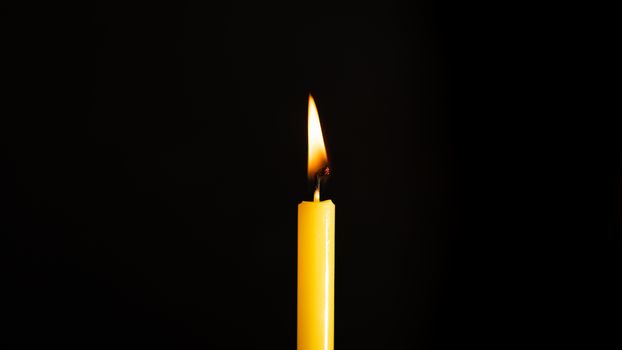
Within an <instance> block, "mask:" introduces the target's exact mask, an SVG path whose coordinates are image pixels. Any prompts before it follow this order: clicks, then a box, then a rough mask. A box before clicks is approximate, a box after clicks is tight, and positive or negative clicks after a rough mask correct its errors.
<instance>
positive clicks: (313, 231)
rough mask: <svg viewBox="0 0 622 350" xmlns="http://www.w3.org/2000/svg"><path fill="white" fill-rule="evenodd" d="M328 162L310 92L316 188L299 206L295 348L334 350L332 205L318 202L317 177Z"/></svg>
mask: <svg viewBox="0 0 622 350" xmlns="http://www.w3.org/2000/svg"><path fill="white" fill-rule="evenodd" d="M327 165H328V159H327V156H326V149H325V147H324V138H323V136H322V129H321V127H320V120H319V116H318V113H317V108H316V106H315V102H314V101H313V98H312V97H311V95H309V158H308V174H309V178H311V179H312V180H316V181H317V183H318V187H317V188H316V190H315V193H314V200H313V202H302V203H300V204H299V205H298V350H333V339H334V336H333V335H334V330H333V329H334V328H333V325H334V321H333V320H334V295H335V205H334V204H333V202H332V201H331V200H325V201H320V189H319V179H318V178H317V176H319V175H320V174H322V172H323V171H324V172H326V170H327V169H328V168H327ZM326 173H327V172H326Z"/></svg>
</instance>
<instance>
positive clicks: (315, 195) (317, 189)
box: [313, 176, 321, 202]
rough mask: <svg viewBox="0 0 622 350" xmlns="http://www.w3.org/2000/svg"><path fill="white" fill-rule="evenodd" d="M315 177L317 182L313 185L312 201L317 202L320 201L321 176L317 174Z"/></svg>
mask: <svg viewBox="0 0 622 350" xmlns="http://www.w3.org/2000/svg"><path fill="white" fill-rule="evenodd" d="M316 179H317V182H316V185H315V192H313V201H314V202H319V201H320V180H321V177H320V176H317V177H316Z"/></svg>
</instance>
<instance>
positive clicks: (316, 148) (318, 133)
mask: <svg viewBox="0 0 622 350" xmlns="http://www.w3.org/2000/svg"><path fill="white" fill-rule="evenodd" d="M308 117H309V125H308V132H309V158H308V163H307V174H308V176H309V179H311V180H315V178H316V176H317V174H318V172H319V171H321V170H322V169H324V168H325V167H326V166H328V157H327V155H326V147H325V146H324V136H323V135H322V127H321V126H320V116H319V115H318V112H317V107H316V106H315V101H314V100H313V96H311V94H309V114H308ZM318 194H319V193H318Z"/></svg>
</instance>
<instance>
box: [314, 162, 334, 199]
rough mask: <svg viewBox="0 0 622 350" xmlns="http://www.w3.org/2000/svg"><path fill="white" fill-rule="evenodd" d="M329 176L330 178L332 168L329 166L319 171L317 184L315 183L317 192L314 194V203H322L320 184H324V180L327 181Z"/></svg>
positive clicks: (316, 176)
mask: <svg viewBox="0 0 622 350" xmlns="http://www.w3.org/2000/svg"><path fill="white" fill-rule="evenodd" d="M329 176H330V168H329V167H328V166H325V167H323V168H322V169H320V171H318V172H317V173H316V174H315V179H316V183H315V192H313V201H314V202H319V201H320V183H321V182H322V180H323V179H326V178H328V177H329Z"/></svg>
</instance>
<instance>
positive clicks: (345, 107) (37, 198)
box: [0, 1, 620, 349]
mask: <svg viewBox="0 0 622 350" xmlns="http://www.w3.org/2000/svg"><path fill="white" fill-rule="evenodd" d="M3 6H5V7H4V9H3V15H2V16H3V18H2V24H1V26H2V31H3V35H4V40H3V43H2V45H3V56H4V59H5V63H4V65H3V67H4V68H3V70H4V71H5V74H4V79H3V84H4V86H5V88H6V89H5V93H4V94H3V102H2V104H3V110H4V112H3V113H2V114H3V115H2V124H1V128H0V133H1V134H0V135H1V142H2V148H1V149H0V150H1V156H2V158H1V161H2V165H1V166H2V171H1V175H0V176H1V178H0V179H1V182H2V183H1V185H0V186H1V187H0V204H1V207H0V208H1V210H2V212H1V213H0V217H1V219H2V220H1V226H0V230H1V231H2V239H3V243H2V249H3V254H2V256H3V259H4V260H5V261H4V262H3V267H4V268H5V269H6V272H5V273H3V276H2V288H3V290H4V291H5V292H6V294H5V297H3V302H2V311H1V313H2V315H3V318H5V320H6V321H7V324H8V327H5V328H4V329H3V335H2V341H4V342H10V343H18V344H22V345H32V344H35V343H36V344H46V345H50V346H51V345H54V344H62V345H63V346H65V347H77V348H82V349H88V348H94V347H98V346H103V347H106V348H117V347H121V346H123V345H130V346H134V347H154V346H164V347H166V348H171V349H174V348H194V347H196V348H206V349H207V348H220V349H294V348H295V339H296V292H295V291H296V212H297V209H296V206H297V204H298V202H300V201H301V200H305V199H310V198H311V190H312V189H311V186H310V184H308V183H307V180H306V117H307V116H306V108H307V95H308V93H312V94H313V95H314V97H315V98H316V101H317V105H318V108H319V113H320V118H321V121H322V126H323V129H324V136H325V139H326V143H327V147H328V152H329V158H330V160H331V164H332V168H333V173H334V176H333V177H332V179H331V180H330V181H329V182H328V184H327V185H326V186H325V187H324V189H325V191H324V193H323V195H324V196H325V197H326V198H331V199H332V200H333V201H334V202H335V204H336V208H337V223H336V237H337V238H336V240H337V242H336V247H337V257H336V311H335V334H336V335H335V337H336V339H335V344H336V345H335V346H336V348H337V349H415V348H417V349H432V348H445V347H450V346H451V347H456V346H460V347H462V346H477V347H485V348H507V347H509V346H510V345H516V344H522V345H529V344H534V342H535V341H536V339H540V338H541V337H542V336H544V337H545V339H547V340H546V343H545V344H549V345H551V344H553V345H554V344H557V342H559V341H560V340H566V341H571V342H574V341H575V340H578V339H585V338H588V339H589V338H590V337H589V336H588V335H587V333H586V332H587V331H586V330H585V329H584V328H583V326H582V325H583V324H584V323H585V322H586V321H587V319H584V318H582V317H579V316H578V314H579V313H580V312H581V311H582V310H583V309H591V308H594V309H599V310H603V309H604V310H607V312H609V311H608V310H611V308H610V307H611V305H610V304H603V305H601V304H599V300H601V299H602V297H603V296H606V295H607V293H608V292H607V291H611V288H608V287H606V286H603V285H601V277H603V278H604V276H605V275H606V273H604V272H602V271H603V267H605V266H615V262H616V261H618V260H619V259H618V258H617V257H618V254H615V253H613V254H609V255H607V254H603V255H600V256H599V258H598V259H600V260H594V261H596V263H593V264H592V265H587V264H586V263H585V261H586V260H588V258H587V256H589V255H590V254H591V253H592V252H594V251H595V249H596V246H593V245H589V244H587V243H585V240H584V239H583V238H585V236H586V235H591V234H596V233H600V232H605V233H607V235H606V236H603V237H606V238H605V240H601V242H600V243H601V244H602V243H604V244H610V243H612V242H613V243H615V244H618V245H617V246H616V245H615V244H614V245H613V247H618V248H616V249H619V228H620V224H619V220H618V218H619V214H617V212H618V211H619V200H618V198H619V194H620V187H619V183H620V182H619V177H618V176H617V175H616V174H619V169H620V167H619V160H618V159H617V158H606V157H604V158H603V157H602V155H603V153H602V152H600V153H596V152H594V153H591V152H589V151H588V150H586V149H585V148H584V147H583V145H582V144H581V142H579V143H577V142H578V141H577V140H579V141H584V142H583V143H584V144H587V143H588V142H587V138H588V137H591V136H592V133H591V132H592V129H589V128H586V124H584V123H579V124H572V122H571V121H570V118H567V119H565V120H563V121H561V122H558V119H555V121H550V119H548V118H549V117H551V116H553V117H555V116H556V115H559V113H558V112H557V109H556V108H555V103H552V104H549V103H545V102H544V101H545V100H549V102H550V101H555V96H556V95H555V93H554V90H555V89H556V88H555V87H553V84H554V81H556V82H561V83H562V84H565V83H568V82H570V81H571V80H572V78H571V77H568V76H567V75H565V74H561V73H560V70H562V68H560V67H561V65H563V60H561V61H557V60H556V59H554V58H551V56H550V55H549V53H550V52H552V51H554V50H555V43H556V42H557V41H555V40H551V41H549V40H547V39H543V38H541V37H540V36H539V34H537V33H532V32H531V29H530V28H532V26H533V21H536V20H537V19H533V18H531V17H529V18H530V19H529V20H525V19H524V18H527V17H523V15H527V14H528V13H526V12H529V14H530V13H531V12H533V13H538V11H539V10H540V9H539V8H536V7H532V8H529V9H527V10H525V9H522V10H521V9H517V8H513V7H512V6H509V5H507V6H504V7H499V5H496V7H495V6H493V5H491V4H488V5H483V4H482V5H477V4H462V5H453V4H449V3H442V2H440V3H439V2H434V1H415V2H412V3H410V4H406V3H394V2H383V1H378V2H376V3H373V4H363V3H358V4H356V5H348V6H345V5H337V4H322V3H317V2H296V3H293V2H292V3H290V4H288V5H283V4H280V5H272V4H266V3H263V2H255V3H251V4H241V3H232V4H230V5H225V6H218V7H214V5H211V4H208V2H191V3H179V4H165V5H163V4H156V3H146V4H140V5H138V4H132V5H130V4H127V3H124V4H112V3H110V2H97V3H93V4H84V3H82V4H72V5H58V4H47V5H43V6H39V5H27V4H24V5H23V6H9V5H3ZM560 79H561V80H560ZM562 103H566V104H570V105H572V104H573V103H574V102H573V101H572V100H570V101H568V100H565V101H563V102H562ZM569 125H571V126H572V125H574V126H579V129H581V130H582V131H580V132H579V133H571V132H567V131H566V130H567V129H566V127H567V126H569ZM558 136H561V138H558ZM604 140H605V141H607V139H606V138H605V139H604ZM601 141H602V140H601ZM545 146H546V147H545ZM611 149H613V147H612V145H611V144H607V145H604V146H603V147H602V148H601V150H611ZM582 152H583V153H582ZM581 154H583V155H586V156H587V157H586V158H589V159H590V160H591V163H590V165H589V166H592V167H593V168H590V169H594V171H595V172H596V171H600V170H606V171H607V174H608V175H606V176H601V177H600V181H597V182H593V184H594V186H593V188H592V191H593V192H594V193H601V192H599V190H600V189H603V192H602V193H605V198H604V199H603V198H601V197H600V196H598V195H596V194H595V195H594V198H593V199H592V200H590V201H589V202H587V204H588V205H590V206H591V208H592V209H591V210H593V211H594V212H598V213H599V214H604V215H603V216H602V218H599V220H593V221H592V220H588V219H587V216H586V212H585V211H580V210H578V209H577V208H576V207H573V206H572V205H568V204H567V205H566V206H564V205H563V204H562V205H561V207H560V202H565V201H566V200H572V199H573V198H576V197H577V196H579V195H586V193H581V194H579V193H578V192H579V190H578V186H576V183H574V182H572V181H570V180H569V179H568V178H567V177H566V176H563V175H560V174H563V173H565V172H566V170H565V169H566V168H564V170H563V171H561V172H557V171H555V170H559V169H561V168H560V167H561V165H559V164H561V162H563V160H565V159H568V158H572V157H573V156H577V155H581ZM602 159H605V160H606V161H605V162H604V163H603V162H600V161H601V160H602ZM569 164H574V163H573V162H572V161H571V162H570V163H569ZM580 168H582V166H580V165H575V166H574V168H573V167H572V166H571V168H569V170H568V172H569V173H572V172H573V169H580ZM616 183H617V184H618V185H617V186H613V187H612V185H613V184H616ZM590 193H592V192H589V193H587V194H588V195H589V194H590ZM584 204H586V203H584ZM566 209H569V210H568V211H566ZM579 212H580V215H577V213H579ZM571 227H572V228H573V230H577V229H582V230H583V232H584V235H583V236H579V237H578V238H577V236H576V235H574V234H570V232H571V230H568V229H567V228H571ZM574 243H578V245H573V244H574ZM570 246H573V247H575V248H572V249H571V248H570ZM577 259H578V260H577ZM592 262H593V261H592ZM592 267H593V268H592ZM614 276H615V275H614ZM618 276H619V274H618ZM585 281H587V282H585ZM585 283H588V284H589V286H590V287H593V289H595V290H597V294H598V295H599V296H600V297H598V298H592V299H589V298H588V299H589V300H588V303H584V302H585V298H587V296H582V297H578V298H577V297H576V294H572V296H571V295H569V293H568V291H569V290H570V291H574V290H576V289H577V287H578V286H584V285H585ZM601 291H603V293H601ZM612 295H613V294H612ZM585 305H588V306H585ZM603 307H604V308H603ZM599 315H600V314H599ZM589 320H594V321H595V322H597V321H599V320H601V318H600V316H599V317H596V318H591V319H589ZM588 322H589V321H588ZM577 324H578V325H580V326H578V327H569V328H567V327H566V325H577ZM599 324H600V323H599ZM614 325H615V323H613V324H612V323H608V326H607V325H604V326H603V327H600V326H599V327H600V329H599V331H600V334H607V333H609V332H610V331H611V330H612V329H613V327H614ZM607 327H610V328H607Z"/></svg>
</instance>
